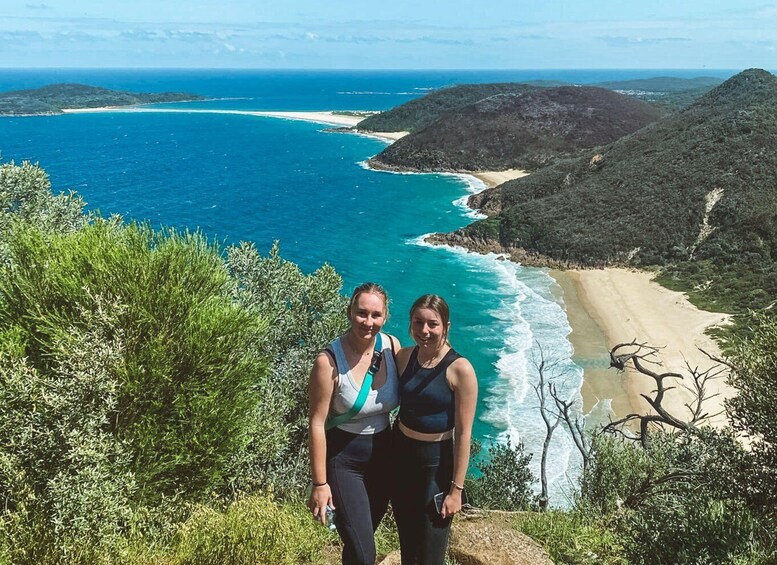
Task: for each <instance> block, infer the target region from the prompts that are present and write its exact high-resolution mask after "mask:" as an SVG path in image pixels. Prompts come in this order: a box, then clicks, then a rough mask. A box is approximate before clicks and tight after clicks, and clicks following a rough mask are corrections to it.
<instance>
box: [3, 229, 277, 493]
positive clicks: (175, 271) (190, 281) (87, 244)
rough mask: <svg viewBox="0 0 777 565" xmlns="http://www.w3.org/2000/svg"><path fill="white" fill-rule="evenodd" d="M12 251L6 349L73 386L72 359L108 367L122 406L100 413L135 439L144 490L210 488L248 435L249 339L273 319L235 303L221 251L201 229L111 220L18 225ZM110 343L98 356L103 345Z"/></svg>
mask: <svg viewBox="0 0 777 565" xmlns="http://www.w3.org/2000/svg"><path fill="white" fill-rule="evenodd" d="M8 249H9V251H10V257H11V259H12V266H11V267H8V268H6V269H4V271H3V272H2V276H1V277H0V335H4V336H6V339H5V340H4V341H5V343H6V345H5V347H6V350H15V351H16V355H17V356H18V355H19V353H23V355H24V356H25V357H26V359H27V363H28V364H29V367H30V369H31V370H34V371H36V372H37V373H38V374H40V375H41V378H43V379H46V380H47V382H52V383H57V385H59V386H71V387H73V388H74V389H78V388H79V387H81V386H82V383H80V382H78V381H77V380H73V379H68V378H67V375H66V374H64V373H63V372H62V368H63V366H65V367H66V366H68V364H72V363H75V361H76V360H78V361H79V362H82V363H85V364H86V365H87V366H90V367H91V366H101V367H102V368H101V370H103V371H104V374H103V376H101V377H99V376H95V377H94V378H95V379H97V380H100V381H104V382H101V383H100V386H104V387H108V388H109V389H110V391H111V394H112V395H113V397H112V400H111V402H113V403H114V405H113V407H112V408H111V410H109V411H108V413H103V414H101V416H100V422H99V425H101V426H102V429H103V430H104V431H105V432H106V433H108V434H109V436H110V437H112V438H114V439H115V441H116V442H118V444H120V445H122V446H125V447H126V449H127V450H129V465H128V467H127V468H126V469H125V468H124V467H123V466H119V468H120V469H121V470H122V472H124V471H128V472H130V473H132V474H133V475H134V477H135V480H136V483H137V490H136V491H135V495H134V499H135V501H136V502H138V503H141V504H144V503H152V502H154V501H159V500H160V499H161V498H163V497H169V496H173V495H176V494H183V495H185V496H188V497H190V498H197V497H203V496H205V495H206V493H207V492H209V490H210V489H211V488H213V487H214V486H215V485H217V484H219V481H220V480H221V478H222V477H223V474H224V472H225V470H226V466H227V462H228V461H229V460H230V459H231V457H233V456H234V454H235V453H236V452H239V451H240V450H242V449H243V448H244V446H245V445H246V443H247V441H248V439H249V436H248V433H247V428H248V426H249V425H250V417H251V413H252V411H253V410H254V408H255V406H256V405H257V404H258V402H259V401H260V400H261V398H260V397H259V395H258V394H257V392H256V388H257V386H260V385H261V382H262V380H263V378H264V370H263V363H262V361H261V360H260V359H259V358H258V357H257V355H256V348H255V347H254V345H253V344H255V343H257V341H258V339H259V338H260V337H261V334H262V331H263V328H264V325H263V324H262V323H261V321H260V318H258V316H256V315H252V314H251V313H249V312H247V311H246V310H245V309H244V308H241V307H240V306H239V305H236V304H235V303H234V302H233V298H232V291H233V288H234V285H233V283H232V280H231V278H230V276H229V273H228V272H227V270H226V268H225V267H224V264H223V261H222V259H221V257H220V255H219V254H218V250H217V249H216V248H215V247H214V246H213V245H211V244H209V243H208V242H206V241H205V240H204V239H203V238H202V237H201V236H199V235H196V234H194V235H193V234H178V233H175V232H164V233H161V232H154V231H153V230H151V229H150V228H148V227H146V226H139V225H130V226H126V227H125V226H122V225H120V224H118V223H115V222H107V221H102V220H100V221H96V222H95V223H94V224H90V225H87V226H85V227H83V228H82V229H81V230H79V231H77V232H74V233H70V234H64V235H47V234H44V233H42V232H41V231H39V230H37V229H35V228H31V227H26V228H23V227H19V229H16V230H14V232H13V233H12V234H11V235H10V237H9V238H8ZM101 315H104V316H105V317H106V320H107V327H105V328H103V329H102V330H101V331H102V332H103V333H102V336H104V338H100V337H99V336H98V338H96V340H95V343H94V344H92V345H91V346H89V347H85V346H84V344H83V336H84V335H86V334H88V332H89V330H90V324H91V319H92V318H93V317H99V316H101ZM112 347H113V348H114V350H115V353H114V355H113V356H112V357H110V359H109V361H108V362H105V363H103V364H102V365H100V363H101V361H100V358H99V355H100V351H101V350H102V349H103V348H108V349H110V348H112ZM110 383H113V384H110ZM87 393H88V392H87V391H82V392H79V394H83V395H87ZM94 394H95V395H96V394H97V393H94ZM30 402H32V401H30ZM0 410H3V411H8V410H10V406H9V405H8V403H3V405H2V406H0ZM31 414H33V413H31ZM68 417H71V415H68ZM72 417H73V418H78V417H79V416H78V415H75V414H73V415H72ZM34 425H35V422H29V423H28V426H27V427H29V426H33V427H34ZM95 425H96V424H95ZM36 433H37V436H39V437H40V438H41V441H54V440H53V439H51V438H50V437H49V435H50V434H49V432H48V431H45V432H44V431H43V430H39V431H38V432H36ZM3 445H4V446H5V445H11V446H14V447H15V448H18V449H22V450H23V449H24V445H20V444H19V443H18V442H16V443H10V444H7V443H5V442H3ZM25 445H26V444H25ZM56 459H57V452H56V451H51V452H49V454H48V455H47V459H45V460H43V461H40V462H35V466H28V467H26V468H25V470H26V472H28V473H30V474H31V476H30V477H29V480H30V481H33V482H35V481H38V480H39V479H40V478H42V477H44V476H48V475H49V474H50V473H51V470H52V468H53V467H52V465H53V462H54V461H55V460H56ZM31 465H32V462H31ZM52 478H53V476H52Z"/></svg>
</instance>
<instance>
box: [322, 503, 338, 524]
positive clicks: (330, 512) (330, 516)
mask: <svg viewBox="0 0 777 565" xmlns="http://www.w3.org/2000/svg"><path fill="white" fill-rule="evenodd" d="M324 522H325V523H324V525H325V526H326V527H327V528H329V529H330V530H335V529H337V527H336V526H335V511H334V509H333V508H332V507H331V506H329V505H328V504H327V505H326V517H325V521H324Z"/></svg>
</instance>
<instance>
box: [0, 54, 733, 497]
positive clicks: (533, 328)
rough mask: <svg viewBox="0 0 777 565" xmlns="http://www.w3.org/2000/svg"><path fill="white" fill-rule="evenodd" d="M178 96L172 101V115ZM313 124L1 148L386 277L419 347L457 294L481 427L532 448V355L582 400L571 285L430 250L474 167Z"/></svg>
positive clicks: (296, 75) (231, 75)
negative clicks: (406, 169)
mask: <svg viewBox="0 0 777 565" xmlns="http://www.w3.org/2000/svg"><path fill="white" fill-rule="evenodd" d="M734 72H735V71H725V70H718V71H713V70H708V69H705V70H684V71H678V70H575V71H563V70H548V71H457V70H452V71H297V70H295V71H254V70H250V71H249V70H228V71H224V70H95V69H84V70H73V69H44V70H0V91H6V90H15V89H22V88H35V87H39V86H43V85H46V84H52V83H57V82H80V83H84V84H90V85H95V86H102V87H106V88H113V89H123V90H133V91H140V92H161V91H184V92H192V93H196V94H200V95H203V96H206V97H209V98H212V100H208V101H206V102H197V103H189V104H174V105H170V106H169V107H171V108H187V109H197V110H200V111H202V110H224V109H228V110H239V111H252V110H296V111H306V110H307V111H314V110H384V109H388V108H391V107H393V106H396V105H399V104H402V103H404V102H407V101H409V100H411V99H413V98H416V97H418V96H421V95H423V94H425V93H426V92H428V91H430V90H432V89H436V88H440V87H443V86H449V85H453V84H462V83H475V82H508V81H522V80H533V79H547V80H550V79H558V80H564V81H568V82H573V83H577V84H585V83H591V82H599V81H605V80H620V79H629V78H648V77H654V76H684V77H695V76H720V77H723V78H726V77H728V76H731V75H732V74H734ZM164 107H165V106H164V105H161V106H157V108H164ZM324 129H325V126H322V125H318V124H314V123H309V122H300V121H291V120H283V119H277V118H268V117H257V116H249V115H240V114H216V113H214V114H209V113H203V112H198V113H143V112H132V113H93V114H90V113H85V114H68V115H61V116H37V117H19V118H12V117H6V118H0V158H1V159H2V161H3V162H9V161H15V162H17V163H20V162H21V161H24V160H29V161H32V162H37V163H39V164H40V165H41V166H42V167H43V168H45V169H46V171H47V172H48V173H49V175H50V177H51V181H52V185H53V188H54V190H55V191H67V190H75V191H77V192H79V193H80V194H81V195H82V196H83V197H84V199H85V200H86V201H87V203H88V206H89V208H91V209H99V210H100V211H101V212H102V213H103V214H104V215H110V214H121V215H122V216H124V217H125V218H126V219H137V220H148V221H150V222H151V223H152V224H153V225H156V226H159V225H166V226H174V227H177V228H190V229H200V230H202V231H203V232H205V233H206V234H207V235H209V236H210V237H212V238H214V239H216V240H218V241H220V242H223V243H225V244H230V243H236V242H238V241H241V240H248V241H253V242H255V243H256V244H257V246H258V248H259V249H260V250H261V251H262V252H263V253H264V252H266V251H267V250H268V249H269V248H270V246H271V245H272V243H273V241H275V240H278V241H280V246H281V253H282V255H283V256H284V257H285V258H287V259H289V260H291V261H294V262H296V263H298V264H299V265H300V266H301V268H302V269H303V270H305V271H308V272H309V271H313V270H315V269H316V268H318V267H319V266H320V265H322V264H323V263H325V262H326V263H330V264H332V265H333V266H334V267H335V268H336V269H337V270H338V271H339V272H340V273H341V275H342V276H343V279H344V293H346V294H349V293H350V290H351V289H352V288H353V287H354V286H356V285H357V284H359V283H361V282H363V281H366V280H374V281H378V282H380V283H381V284H383V285H384V286H385V287H386V289H387V290H388V292H389V294H390V296H391V316H392V317H391V320H390V322H389V324H388V326H387V328H386V329H387V330H388V331H389V332H392V333H394V334H395V335H397V336H398V337H399V338H400V339H401V340H402V342H403V343H404V344H409V343H410V338H409V337H408V335H407V329H406V328H407V311H408V309H409V307H410V304H411V303H412V302H413V300H414V299H415V298H416V297H417V296H419V295H421V294H424V293H427V292H433V293H437V294H440V295H442V296H444V297H445V298H446V299H447V300H448V301H449V303H450V305H451V312H452V319H451V326H452V327H451V341H452V343H453V346H454V347H455V348H456V349H457V350H458V351H459V352H461V353H462V354H464V355H465V356H466V357H468V358H469V359H470V360H471V361H472V363H473V365H474V366H475V369H476V371H477V374H478V379H479V383H480V391H481V392H480V400H479V406H478V412H477V420H476V424H475V437H476V438H478V439H481V440H483V441H484V442H486V443H488V442H489V441H493V440H504V439H506V438H507V437H510V438H511V439H512V441H513V443H514V444H515V443H517V442H518V441H522V442H523V443H524V444H525V445H526V447H527V449H528V450H529V451H531V452H533V453H534V454H535V455H534V457H533V466H534V470H535V473H537V472H538V468H539V453H540V449H541V445H542V440H543V438H544V425H543V423H542V420H541V419H540V417H539V412H538V408H537V400H536V396H535V393H534V390H533V389H532V387H531V384H532V383H533V382H535V381H536V370H535V369H534V365H533V362H532V359H533V358H537V354H538V351H539V349H540V348H541V349H542V351H543V353H544V355H545V357H546V358H552V359H554V360H556V361H557V362H558V365H557V372H559V373H563V374H564V377H563V383H562V384H561V386H560V388H562V389H563V391H564V393H565V394H567V395H568V396H569V397H578V396H579V394H580V393H579V391H580V386H581V382H582V369H581V368H580V367H578V366H576V365H575V363H574V362H573V361H572V360H571V356H572V346H571V344H570V343H569V341H568V339H567V336H568V334H569V332H570V327H569V324H568V322H567V318H566V315H565V312H564V307H563V302H562V301H561V299H560V298H559V296H560V292H559V289H558V288H557V286H556V284H555V283H554V281H553V279H552V278H551V277H550V276H548V275H547V274H546V272H544V271H543V270H540V269H534V268H524V267H521V266H518V265H516V264H513V263H509V262H507V261H503V260H500V259H499V258H498V257H496V256H481V255H475V254H471V253H466V252H464V251H462V250H457V249H452V248H447V247H432V246H429V245H427V244H424V243H423V242H422V241H421V240H422V236H423V235H424V234H427V233H430V232H438V231H450V230H453V229H456V228H458V227H461V226H464V225H466V224H468V223H470V222H471V221H472V219H473V217H474V215H473V213H472V212H471V211H470V210H467V209H466V207H465V206H464V204H463V199H464V198H465V197H466V196H467V195H468V194H470V193H471V192H473V191H477V190H481V189H482V188H483V186H482V184H480V183H479V181H477V180H475V179H473V178H471V177H469V178H468V177H462V176H454V175H442V174H394V173H386V172H377V171H372V170H369V169H367V168H365V166H364V162H365V160H367V159H368V158H370V157H371V156H373V155H375V154H376V153H378V152H379V151H381V150H382V149H383V147H385V145H386V142H383V141H380V140H377V139H374V138H369V137H364V136H359V135H352V134H343V133H329V132H325V131H324ZM553 440H554V441H553V446H552V449H551V453H550V456H549V462H550V463H549V465H550V468H549V478H550V479H551V483H552V487H551V488H552V494H553V497H554V502H556V503H559V504H563V503H564V501H563V497H564V493H565V492H569V488H568V485H569V481H570V479H571V478H574V477H575V476H577V474H578V472H579V469H578V467H579V460H578V458H577V457H576V453H575V452H574V451H573V449H574V447H573V445H572V443H571V440H570V439H569V438H568V437H567V436H566V435H565V433H564V432H563V431H562V430H557V431H556V433H555V435H554V438H553Z"/></svg>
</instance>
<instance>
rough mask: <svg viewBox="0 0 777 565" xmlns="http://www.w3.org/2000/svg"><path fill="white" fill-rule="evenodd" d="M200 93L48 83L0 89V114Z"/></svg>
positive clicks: (59, 110)
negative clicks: (141, 90)
mask: <svg viewBox="0 0 777 565" xmlns="http://www.w3.org/2000/svg"><path fill="white" fill-rule="evenodd" d="M204 99H205V98H204V97H202V96H198V95H196V94H187V93H183V92H160V93H140V92H127V91H124V90H110V89H107V88H101V87H98V86H88V85H85V84H73V83H66V84H52V85H48V86H44V87H41V88H35V89H31V90H14V91H11V92H3V93H0V116H30V115H50V114H62V113H63V110H67V109H79V108H102V107H120V106H133V105H136V104H158V103H161V102H189V101H194V100H204Z"/></svg>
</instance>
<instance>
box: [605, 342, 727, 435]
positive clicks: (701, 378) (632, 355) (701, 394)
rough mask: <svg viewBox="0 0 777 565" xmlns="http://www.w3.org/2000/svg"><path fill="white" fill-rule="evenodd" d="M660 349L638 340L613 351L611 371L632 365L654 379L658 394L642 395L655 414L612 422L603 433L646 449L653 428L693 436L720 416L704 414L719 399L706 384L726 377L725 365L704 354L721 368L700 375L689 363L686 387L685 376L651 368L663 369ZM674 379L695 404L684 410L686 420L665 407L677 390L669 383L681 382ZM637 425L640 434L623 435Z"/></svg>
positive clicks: (627, 416)
mask: <svg viewBox="0 0 777 565" xmlns="http://www.w3.org/2000/svg"><path fill="white" fill-rule="evenodd" d="M660 349H661V348H659V347H654V346H651V345H648V344H646V343H638V342H637V340H636V339H635V340H633V341H631V342H630V343H619V344H618V345H616V346H615V347H613V348H612V349H611V350H610V366H611V367H615V368H616V369H618V371H621V372H622V371H624V370H625V369H626V367H627V365H628V364H629V363H630V364H631V366H633V367H634V369H635V370H636V371H637V372H638V373H640V374H642V375H646V376H648V377H650V378H652V379H653V380H654V382H655V384H656V388H655V390H653V391H652V392H651V393H650V394H644V393H643V394H640V396H641V397H642V398H644V399H645V401H646V402H647V403H648V404H649V405H650V407H651V408H652V409H653V411H654V412H653V413H649V414H637V413H632V414H628V415H626V416H624V417H623V418H620V419H618V420H615V421H611V422H610V423H609V424H607V425H606V426H605V427H604V431H606V432H612V433H620V434H622V435H623V436H624V437H628V438H630V439H636V440H638V441H640V442H641V443H642V447H644V448H647V447H648V446H649V445H650V437H649V430H650V427H651V425H652V426H656V427H659V428H662V429H663V428H665V427H667V426H668V427H671V428H675V429H677V430H681V431H684V432H690V431H693V430H695V429H696V428H697V427H698V425H699V424H700V423H701V422H703V421H704V420H707V419H708V418H710V417H713V416H716V415H717V414H714V415H712V416H711V415H710V414H709V413H707V412H705V411H704V402H705V401H706V400H709V399H711V398H713V397H714V396H717V395H710V394H709V393H708V390H707V384H708V383H709V382H710V381H711V380H713V379H717V378H720V377H721V376H723V375H724V373H725V372H726V370H727V369H726V366H727V364H726V363H724V362H722V361H721V360H720V359H717V358H715V357H712V356H711V355H709V354H708V353H706V352H705V351H704V350H701V351H702V353H704V354H705V355H707V356H708V357H709V358H710V359H711V360H713V361H716V362H718V364H717V365H715V366H713V367H711V368H709V369H707V370H706V371H700V370H699V368H698V367H691V366H690V364H689V363H687V362H686V367H687V371H688V375H689V376H690V380H691V384H690V385H686V384H685V383H686V382H687V381H685V380H684V379H685V375H683V374H681V373H674V372H658V371H657V370H654V369H653V368H651V366H655V367H660V365H661V364H660V362H659V361H658V351H660ZM670 379H671V380H670ZM674 379H677V380H679V384H680V386H682V387H683V388H685V389H686V390H688V391H690V392H691V396H692V400H691V402H688V403H686V404H685V407H686V408H687V409H688V411H689V412H690V415H689V416H687V417H682V416H679V415H677V414H673V413H672V412H670V411H669V410H668V409H667V408H666V407H665V406H664V405H663V402H664V400H665V397H666V393H667V392H668V391H670V390H672V389H675V388H677V387H676V386H674V385H670V384H668V383H670V382H678V381H675V380H674ZM634 421H638V422H639V432H638V433H636V434H635V435H631V434H627V433H626V432H625V431H624V429H625V426H626V425H627V424H628V423H630V422H634Z"/></svg>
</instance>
